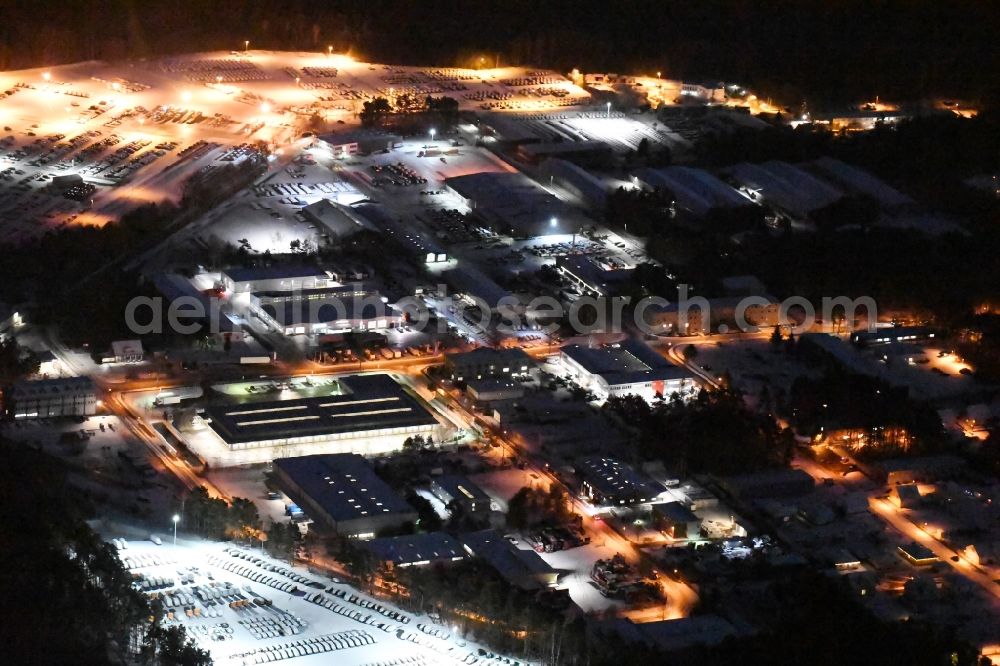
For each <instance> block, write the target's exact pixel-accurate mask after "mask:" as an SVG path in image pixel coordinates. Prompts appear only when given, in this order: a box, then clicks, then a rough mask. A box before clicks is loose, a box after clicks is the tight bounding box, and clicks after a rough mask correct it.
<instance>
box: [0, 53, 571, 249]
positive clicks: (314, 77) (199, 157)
mask: <svg viewBox="0 0 1000 666" xmlns="http://www.w3.org/2000/svg"><path fill="white" fill-rule="evenodd" d="M406 95H409V96H413V97H414V98H415V99H423V98H424V97H426V96H428V95H448V96H450V97H453V98H455V99H456V100H457V101H458V102H459V106H460V108H464V109H469V110H472V109H490V110H535V111H544V110H546V109H551V108H558V107H565V106H570V105H576V104H581V103H587V102H589V99H590V96H589V94H588V93H586V92H585V91H584V90H583V89H582V88H579V87H577V86H575V85H573V84H572V83H571V82H569V81H568V80H567V79H565V78H564V77H563V76H561V75H559V74H557V73H555V72H550V71H529V70H527V69H524V68H513V67H508V68H498V69H482V70H473V69H455V68H421V67H401V66H389V65H374V64H370V63H361V62H357V61H355V60H353V59H352V58H350V57H348V56H343V55H337V54H332V53H301V52H264V51H253V50H248V51H241V52H213V53H197V54H189V55H184V56H177V57H168V58H161V59H157V60H149V61H143V62H139V63H124V64H121V63H118V64H109V63H102V62H87V63H77V64H73V65H65V66H60V67H51V68H37V69H30V70H19V71H14V72H0V179H2V180H3V181H5V182H4V184H5V185H9V186H10V187H9V188H6V189H7V191H5V192H4V194H3V195H2V196H0V240H4V241H16V242H22V241H24V240H26V239H29V238H31V237H34V236H37V235H39V234H41V233H43V232H44V231H46V230H50V229H54V228H59V227H62V226H65V225H68V224H104V223H106V222H108V221H110V220H114V219H117V218H118V217H120V216H121V214H122V213H124V212H127V211H128V210H130V209H132V208H135V207H136V206H138V205H141V204H143V203H154V202H157V201H162V200H164V199H174V200H176V199H178V198H179V196H180V188H181V184H182V183H183V182H184V180H185V179H186V178H187V177H189V176H191V175H193V174H195V173H198V172H199V171H201V170H203V169H205V168H206V167H218V166H222V165H225V164H232V163H235V162H238V161H240V160H242V159H244V158H245V157H246V156H247V154H248V150H249V149H250V147H251V146H252V144H254V143H256V142H263V143H264V144H266V145H269V146H275V145H282V144H287V143H291V142H293V141H296V140H297V139H298V138H299V137H300V136H301V135H302V134H303V132H307V131H308V130H310V129H311V128H313V127H314V126H315V125H316V123H317V122H319V123H324V124H330V123H333V124H337V123H340V124H348V123H349V124H353V123H354V122H355V121H356V118H357V114H358V113H360V111H361V109H362V106H363V103H364V102H365V101H367V100H371V99H374V98H375V97H386V98H388V99H389V100H390V102H393V103H396V102H399V101H400V99H401V98H403V97H404V96H406ZM435 155H437V154H436V153H435ZM438 157H443V155H440V156H435V157H434V158H433V159H434V161H435V162H438ZM279 159H280V156H279ZM456 161H457V162H458V163H459V164H460V163H461V160H456ZM442 166H443V160H442ZM438 171H439V172H442V173H443V176H442V177H444V176H450V175H454V174H455V173H461V172H462V169H461V167H460V168H459V171H458V172H456V171H455V170H454V169H453V168H448V169H444V170H442V169H440V168H439V169H438ZM303 184H310V185H312V184H313V183H303ZM317 192H322V193H323V194H327V193H328V192H326V191H325V190H318V191H317ZM303 193H304V194H312V193H316V192H314V191H313V190H311V189H310V190H309V191H308V192H303ZM296 194H298V193H296Z"/></svg>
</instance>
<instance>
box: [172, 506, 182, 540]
mask: <svg viewBox="0 0 1000 666" xmlns="http://www.w3.org/2000/svg"><path fill="white" fill-rule="evenodd" d="M173 521H174V548H176V547H177V523H179V522H180V521H181V517H180V516H178V515H177V514H176V513H175V514H174V517H173Z"/></svg>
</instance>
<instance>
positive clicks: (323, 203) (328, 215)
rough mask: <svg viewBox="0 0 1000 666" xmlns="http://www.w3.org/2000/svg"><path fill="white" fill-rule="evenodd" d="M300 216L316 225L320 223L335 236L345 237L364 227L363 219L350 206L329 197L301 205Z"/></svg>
mask: <svg viewBox="0 0 1000 666" xmlns="http://www.w3.org/2000/svg"><path fill="white" fill-rule="evenodd" d="M302 216H303V217H304V218H305V219H306V220H308V221H310V222H312V223H313V224H316V225H317V227H319V226H320V225H322V227H324V228H326V230H327V231H328V232H329V233H331V234H332V235H333V236H335V237H336V238H347V237H348V236H353V235H354V234H356V233H358V232H359V231H362V230H363V229H365V228H366V227H365V224H364V220H363V219H359V218H358V217H357V216H356V215H354V214H353V211H352V210H351V208H349V207H347V206H343V205H341V204H338V203H334V202H332V201H330V200H329V199H320V200H319V201H316V202H314V203H311V204H309V205H308V206H305V207H303V208H302Z"/></svg>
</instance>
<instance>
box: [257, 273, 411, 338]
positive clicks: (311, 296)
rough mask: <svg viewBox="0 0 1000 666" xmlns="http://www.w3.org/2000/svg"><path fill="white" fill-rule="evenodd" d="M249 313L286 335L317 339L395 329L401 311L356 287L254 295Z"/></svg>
mask: <svg viewBox="0 0 1000 666" xmlns="http://www.w3.org/2000/svg"><path fill="white" fill-rule="evenodd" d="M249 309H250V311H251V312H252V313H254V314H255V315H256V316H257V317H259V318H260V319H261V320H262V321H263V322H264V323H266V324H268V325H269V326H271V327H272V328H274V329H275V330H277V331H280V332H282V333H284V334H285V335H301V334H306V335H314V334H324V333H343V332H347V331H372V330H384V329H387V328H393V327H396V326H399V325H401V324H402V323H403V320H404V316H403V313H402V311H400V310H397V309H395V308H394V307H393V306H392V304H390V303H389V299H388V297H384V296H382V294H381V293H379V292H378V291H377V290H375V289H374V288H372V287H370V286H368V285H366V284H364V283H355V284H347V285H338V286H336V287H319V288H315V289H302V290H296V291H255V292H253V293H252V294H251V295H250V305H249Z"/></svg>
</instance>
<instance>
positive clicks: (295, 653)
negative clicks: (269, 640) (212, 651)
mask: <svg viewBox="0 0 1000 666" xmlns="http://www.w3.org/2000/svg"><path fill="white" fill-rule="evenodd" d="M374 643H375V639H374V638H372V637H371V636H369V635H368V633H367V632H364V631H361V630H360V629H351V630H349V631H341V632H338V633H335V634H324V635H322V636H316V637H315V638H303V639H300V640H297V641H291V642H289V643H282V644H279V645H270V646H268V647H266V648H261V649H259V650H253V651H251V652H243V653H240V654H235V655H233V658H234V659H237V658H240V657H242V658H243V662H244V663H247V664H268V663H271V662H273V661H281V660H283V659H294V658H295V657H305V656H307V655H311V654H324V653H326V652H336V651H337V650H345V649H347V648H352V647H362V646H364V645H372V644H374Z"/></svg>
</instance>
